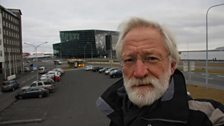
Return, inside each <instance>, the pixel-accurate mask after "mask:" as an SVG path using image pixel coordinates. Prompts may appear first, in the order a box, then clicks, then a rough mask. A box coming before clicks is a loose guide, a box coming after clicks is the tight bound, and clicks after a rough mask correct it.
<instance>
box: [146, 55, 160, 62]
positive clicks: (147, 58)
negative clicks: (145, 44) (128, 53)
mask: <svg viewBox="0 0 224 126" xmlns="http://www.w3.org/2000/svg"><path fill="white" fill-rule="evenodd" d="M145 61H147V62H158V61H159V58H157V57H155V56H148V57H146V58H145Z"/></svg>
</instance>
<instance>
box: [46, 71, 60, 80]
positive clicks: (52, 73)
mask: <svg viewBox="0 0 224 126" xmlns="http://www.w3.org/2000/svg"><path fill="white" fill-rule="evenodd" d="M47 75H48V76H51V78H52V79H53V80H54V81H60V80H61V73H60V72H58V71H53V70H51V71H48V72H47Z"/></svg>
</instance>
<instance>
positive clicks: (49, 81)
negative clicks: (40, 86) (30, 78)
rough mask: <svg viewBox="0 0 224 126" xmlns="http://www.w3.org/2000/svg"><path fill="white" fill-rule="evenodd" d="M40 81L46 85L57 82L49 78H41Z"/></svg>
mask: <svg viewBox="0 0 224 126" xmlns="http://www.w3.org/2000/svg"><path fill="white" fill-rule="evenodd" d="M40 81H43V82H44V84H55V81H54V80H53V79H51V78H48V77H46V78H41V79H40Z"/></svg>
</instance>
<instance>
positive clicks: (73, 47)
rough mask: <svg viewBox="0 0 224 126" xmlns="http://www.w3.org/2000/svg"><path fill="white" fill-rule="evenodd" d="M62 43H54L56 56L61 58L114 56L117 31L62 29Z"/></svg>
mask: <svg viewBox="0 0 224 126" xmlns="http://www.w3.org/2000/svg"><path fill="white" fill-rule="evenodd" d="M60 40H61V42H60V43H56V44H53V50H54V56H56V57H60V58H93V57H99V58H100V57H114V56H115V45H116V43H117V40H118V32H117V31H106V30H73V31H60Z"/></svg>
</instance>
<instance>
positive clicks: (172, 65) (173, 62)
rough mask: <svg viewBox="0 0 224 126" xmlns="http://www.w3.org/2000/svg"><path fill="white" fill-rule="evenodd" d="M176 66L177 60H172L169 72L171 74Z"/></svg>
mask: <svg viewBox="0 0 224 126" xmlns="http://www.w3.org/2000/svg"><path fill="white" fill-rule="evenodd" d="M176 67H177V62H176V61H172V62H171V73H172V74H173V73H174V71H175V69H176Z"/></svg>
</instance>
